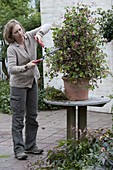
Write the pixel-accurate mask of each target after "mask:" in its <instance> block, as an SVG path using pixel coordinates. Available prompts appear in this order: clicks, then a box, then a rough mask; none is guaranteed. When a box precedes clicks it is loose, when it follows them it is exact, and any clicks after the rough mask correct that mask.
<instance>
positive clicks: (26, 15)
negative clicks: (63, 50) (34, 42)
mask: <svg viewBox="0 0 113 170" xmlns="http://www.w3.org/2000/svg"><path fill="white" fill-rule="evenodd" d="M30 2H31V0H7V1H5V0H1V1H0V40H1V53H0V61H1V62H2V69H3V72H4V73H5V75H6V77H7V79H8V78H9V76H8V73H7V67H6V65H5V59H6V49H7V45H6V44H5V42H4V40H3V29H4V25H5V24H6V23H7V22H8V21H9V20H10V19H17V20H18V21H19V22H21V24H22V25H23V26H24V28H25V30H26V31H28V30H31V29H34V28H36V27H38V26H40V23H41V21H40V12H39V8H40V6H39V2H37V9H34V8H32V7H31V5H30ZM39 51H40V52H39V54H41V50H40V48H39ZM39 57H40V56H39Z"/></svg>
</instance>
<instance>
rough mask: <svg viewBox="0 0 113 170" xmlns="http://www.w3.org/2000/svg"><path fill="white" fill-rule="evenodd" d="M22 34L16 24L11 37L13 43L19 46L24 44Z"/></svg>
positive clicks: (21, 30)
mask: <svg viewBox="0 0 113 170" xmlns="http://www.w3.org/2000/svg"><path fill="white" fill-rule="evenodd" d="M23 35H24V33H23V29H22V28H21V26H20V25H19V24H16V25H15V26H14V28H13V30H12V36H13V38H14V39H15V41H16V42H17V43H19V44H21V43H23V42H24V36H23Z"/></svg>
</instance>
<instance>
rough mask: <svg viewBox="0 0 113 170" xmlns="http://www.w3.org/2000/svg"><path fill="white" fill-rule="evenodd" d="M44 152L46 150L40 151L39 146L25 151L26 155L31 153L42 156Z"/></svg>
mask: <svg viewBox="0 0 113 170" xmlns="http://www.w3.org/2000/svg"><path fill="white" fill-rule="evenodd" d="M43 152H44V150H43V149H38V147H37V146H34V147H33V148H31V149H29V150H26V151H25V153H31V154H42V153H43Z"/></svg>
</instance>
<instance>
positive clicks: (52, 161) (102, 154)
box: [47, 129, 113, 170]
mask: <svg viewBox="0 0 113 170" xmlns="http://www.w3.org/2000/svg"><path fill="white" fill-rule="evenodd" d="M47 161H48V162H49V165H50V167H51V168H49V169H51V170H53V169H57V170H75V169H76V170H112V167H113V133H112V132H111V131H110V130H109V129H97V130H95V131H94V132H93V133H88V135H87V136H86V137H85V138H84V139H83V138H81V139H80V140H75V139H72V140H66V141H60V143H59V145H58V146H57V147H55V148H54V149H53V150H50V151H49V152H48V158H47Z"/></svg>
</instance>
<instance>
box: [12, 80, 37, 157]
mask: <svg viewBox="0 0 113 170" xmlns="http://www.w3.org/2000/svg"><path fill="white" fill-rule="evenodd" d="M10 106H11V111H12V138H13V143H14V153H15V154H17V153H19V152H23V151H25V149H30V148H31V147H33V146H34V145H36V136H37V130H38V122H37V121H36V118H37V110H38V85H37V84H36V83H35V82H34V83H33V86H32V88H17V87H11V88H10ZM24 118H25V119H24ZM24 124H25V140H24V139H23V128H24Z"/></svg>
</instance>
